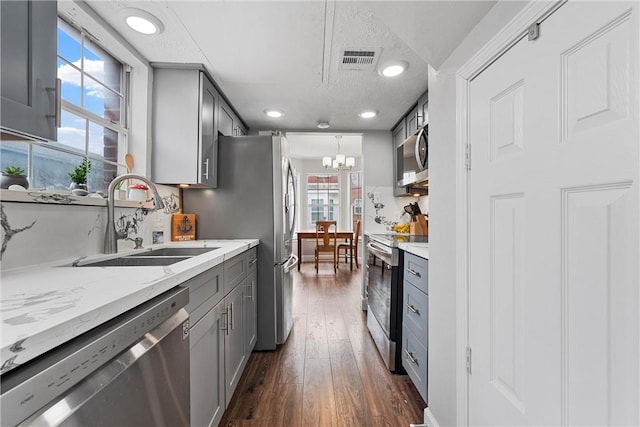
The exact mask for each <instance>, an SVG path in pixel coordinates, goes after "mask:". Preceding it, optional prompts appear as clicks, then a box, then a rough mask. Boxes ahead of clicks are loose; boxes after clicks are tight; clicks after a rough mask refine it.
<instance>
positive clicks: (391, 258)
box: [366, 235, 404, 373]
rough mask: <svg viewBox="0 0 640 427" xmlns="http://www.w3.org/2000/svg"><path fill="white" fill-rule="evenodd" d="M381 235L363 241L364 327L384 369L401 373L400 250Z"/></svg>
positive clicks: (402, 371)
mask: <svg viewBox="0 0 640 427" xmlns="http://www.w3.org/2000/svg"><path fill="white" fill-rule="evenodd" d="M381 236H384V235H371V236H369V237H368V240H367V254H368V255H367V263H366V269H367V271H366V274H367V308H368V310H367V328H368V329H369V332H370V333H371V336H372V337H373V340H374V342H375V343H376V346H377V347H378V351H379V352H380V355H381V356H382V359H383V360H384V362H385V364H386V366H387V368H389V370H391V371H392V372H396V373H404V370H403V369H402V363H401V361H402V357H401V355H400V351H401V343H402V277H401V275H402V272H401V268H400V265H401V259H400V258H401V251H399V250H398V249H397V248H395V247H392V246H389V245H388V242H385V241H384V239H382V237H381Z"/></svg>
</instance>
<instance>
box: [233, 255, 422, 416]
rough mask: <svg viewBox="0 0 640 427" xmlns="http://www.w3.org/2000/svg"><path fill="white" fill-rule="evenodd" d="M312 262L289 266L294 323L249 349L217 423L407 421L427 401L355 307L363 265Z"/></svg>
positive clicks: (362, 313)
mask: <svg viewBox="0 0 640 427" xmlns="http://www.w3.org/2000/svg"><path fill="white" fill-rule="evenodd" d="M340 267H341V268H339V269H338V273H337V274H336V275H334V274H333V268H332V267H331V266H330V264H324V265H321V267H320V273H319V274H317V275H316V272H315V268H314V266H313V263H305V264H302V268H301V271H300V272H297V271H295V270H294V273H293V294H294V298H293V316H294V326H293V329H292V331H291V335H289V339H288V340H287V342H286V343H285V344H284V345H282V346H280V347H279V348H278V349H277V350H276V351H273V352H254V353H253V354H252V355H251V358H250V359H249V362H248V364H247V368H246V370H245V372H244V374H243V376H242V379H241V380H240V383H239V384H238V388H237V390H236V392H235V393H234V396H233V399H232V401H231V403H230V405H229V407H228V408H227V411H226V412H225V415H224V417H223V419H222V422H221V423H220V425H222V426H287V427H288V426H409V424H410V423H414V424H420V423H422V420H423V410H424V407H425V406H426V405H425V403H424V401H423V400H422V398H421V397H420V395H419V394H418V392H417V391H416V389H415V388H414V387H413V385H412V384H411V382H410V380H409V377H408V376H406V375H394V374H391V373H390V372H389V371H388V370H387V369H386V367H385V366H384V362H383V361H382V359H381V358H380V356H379V354H378V351H377V349H376V347H375V344H374V343H373V341H372V339H371V336H370V335H369V332H368V330H367V325H366V314H365V312H363V311H362V310H361V308H360V288H361V280H362V279H361V271H362V268H360V269H355V267H354V270H353V272H351V271H350V270H349V267H348V266H347V265H344V264H341V266H340Z"/></svg>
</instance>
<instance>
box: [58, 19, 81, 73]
mask: <svg viewBox="0 0 640 427" xmlns="http://www.w3.org/2000/svg"><path fill="white" fill-rule="evenodd" d="M58 56H61V57H63V58H64V59H66V60H67V61H69V62H76V61H77V63H78V64H80V56H81V49H80V35H79V34H78V33H77V32H76V31H73V30H72V29H71V28H70V27H69V26H68V25H67V24H66V23H64V22H63V21H61V20H58Z"/></svg>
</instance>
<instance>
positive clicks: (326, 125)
mask: <svg viewBox="0 0 640 427" xmlns="http://www.w3.org/2000/svg"><path fill="white" fill-rule="evenodd" d="M317 127H318V129H329V127H330V125H329V122H318V124H317Z"/></svg>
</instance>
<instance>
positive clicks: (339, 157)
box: [322, 135, 356, 170]
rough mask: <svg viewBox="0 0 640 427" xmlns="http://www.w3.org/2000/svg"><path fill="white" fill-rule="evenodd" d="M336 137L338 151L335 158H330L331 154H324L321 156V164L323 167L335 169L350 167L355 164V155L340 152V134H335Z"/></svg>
mask: <svg viewBox="0 0 640 427" xmlns="http://www.w3.org/2000/svg"><path fill="white" fill-rule="evenodd" d="M336 139H337V140H338V153H337V154H336V157H335V158H331V156H324V157H323V158H322V166H324V167H325V169H329V168H333V169H335V170H344V169H351V168H352V167H354V166H355V164H356V159H355V157H351V156H349V157H346V156H345V155H344V154H341V153H340V140H341V139H342V135H336Z"/></svg>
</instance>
